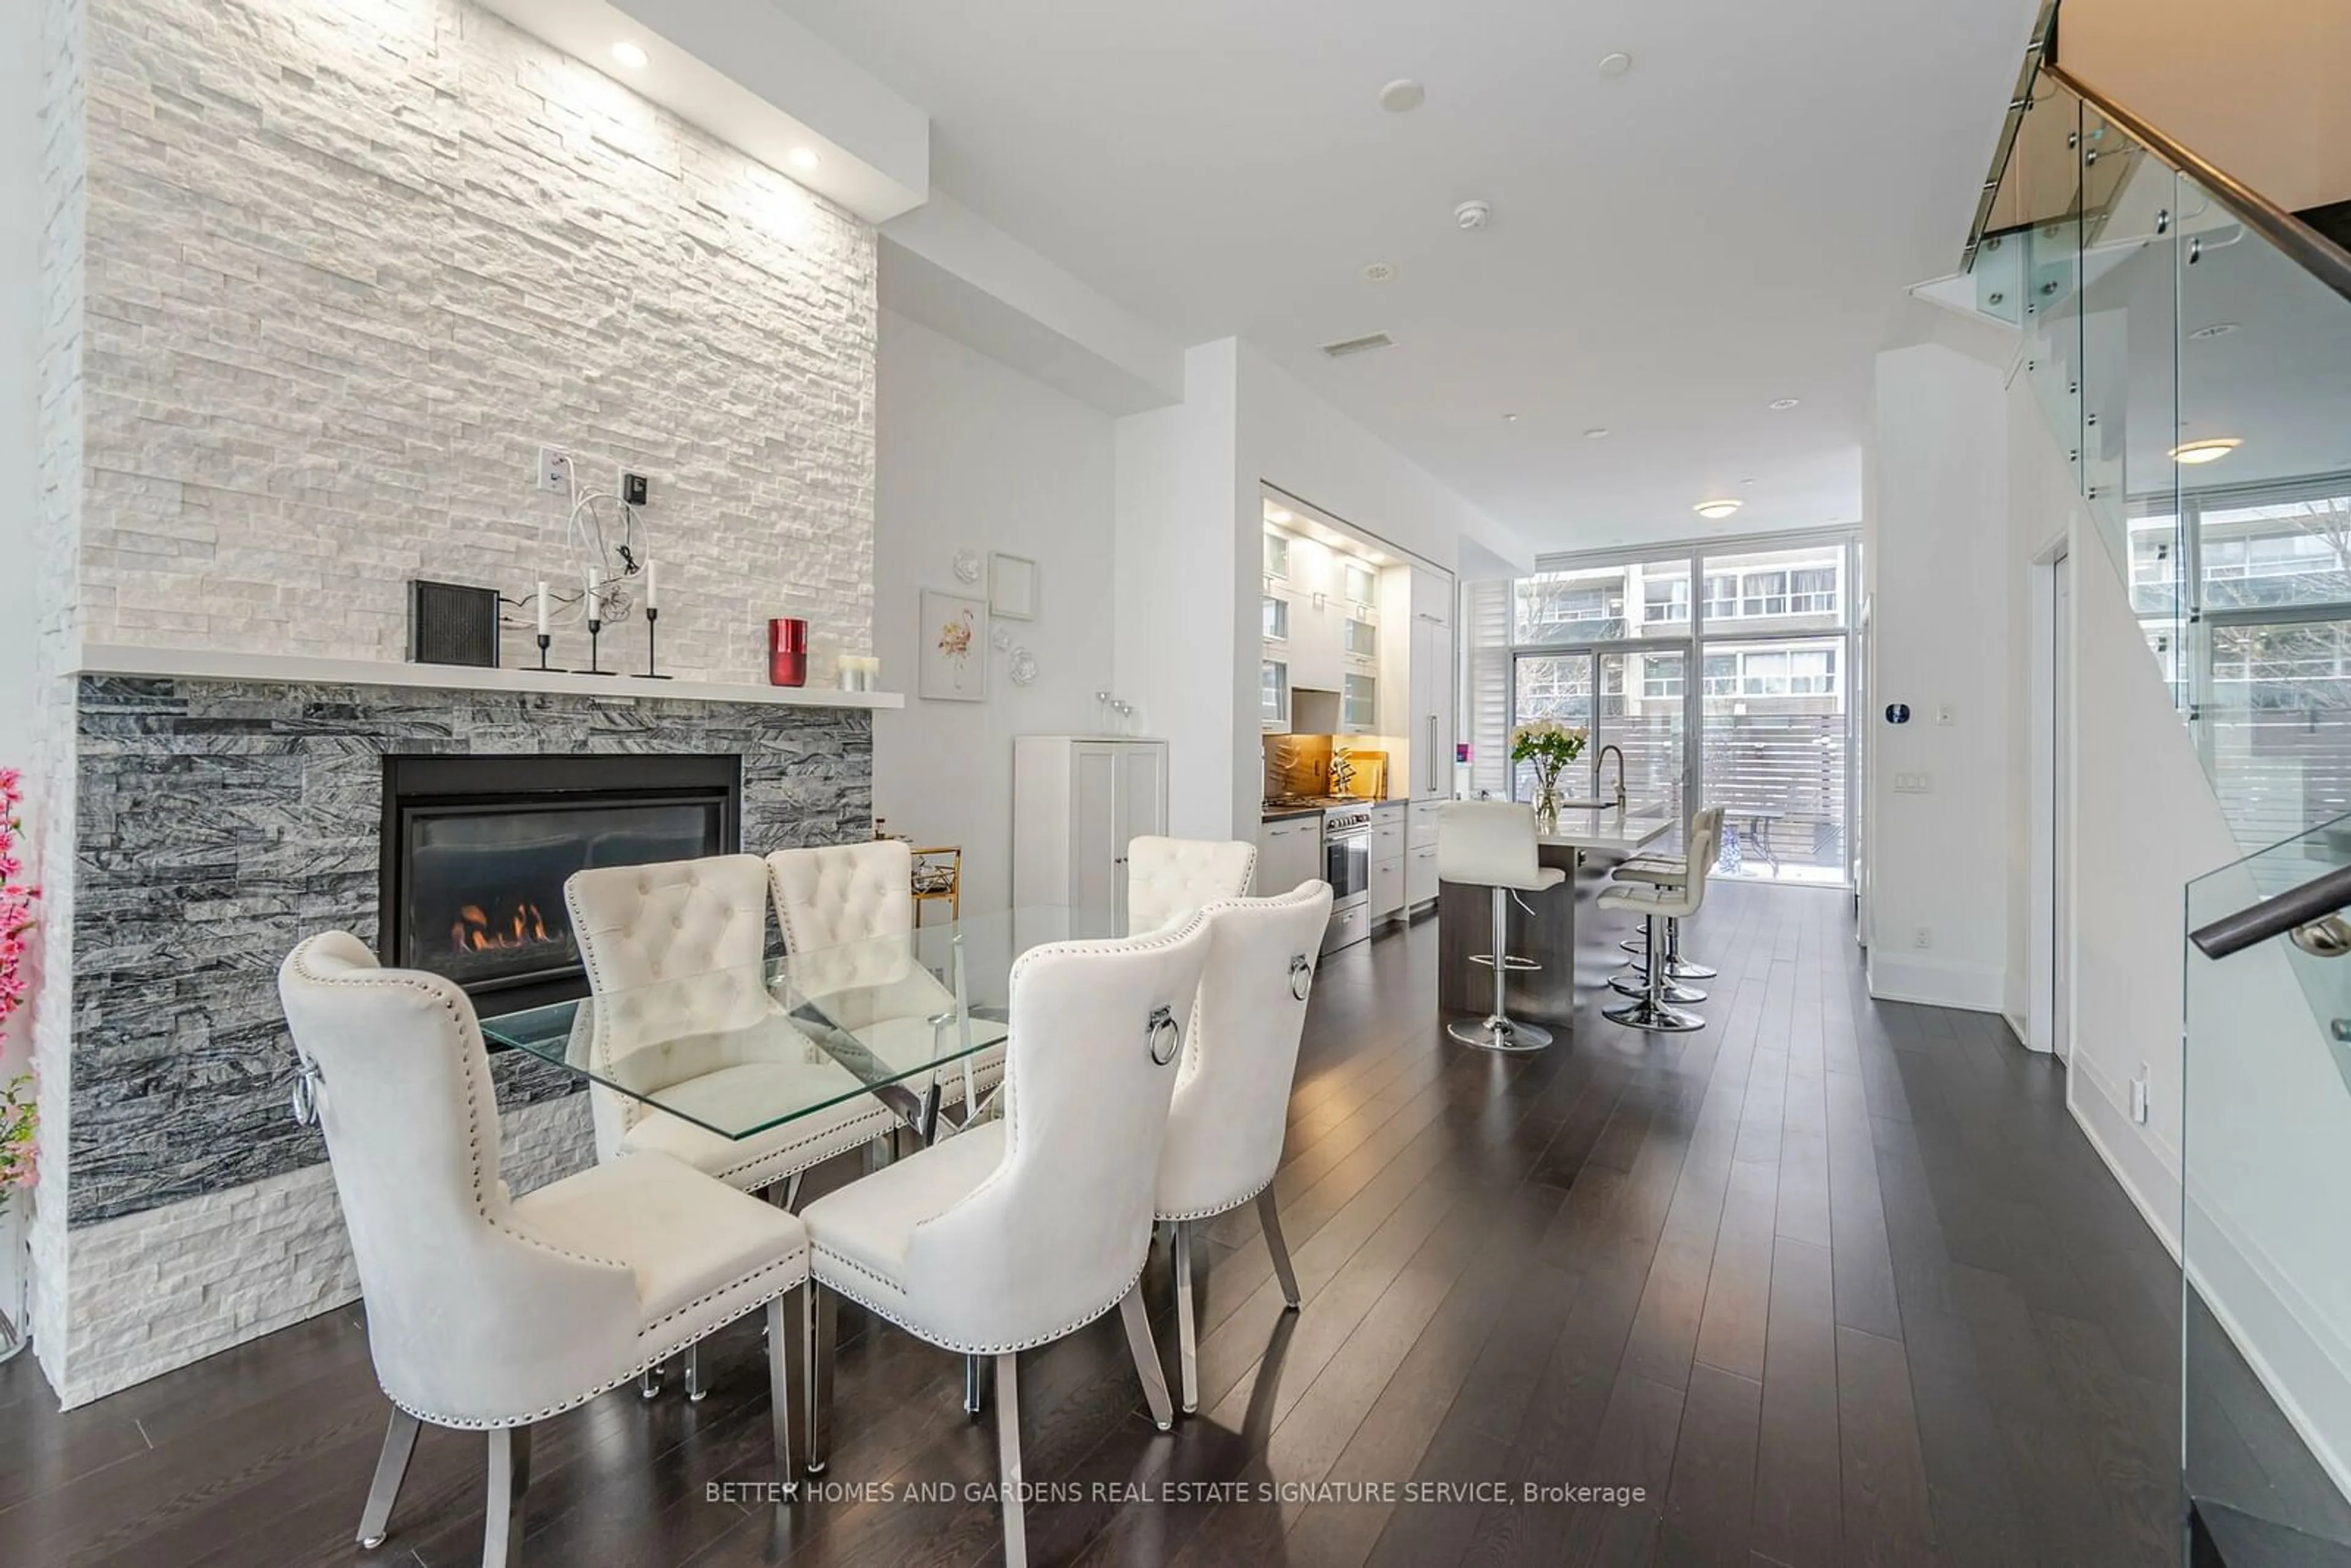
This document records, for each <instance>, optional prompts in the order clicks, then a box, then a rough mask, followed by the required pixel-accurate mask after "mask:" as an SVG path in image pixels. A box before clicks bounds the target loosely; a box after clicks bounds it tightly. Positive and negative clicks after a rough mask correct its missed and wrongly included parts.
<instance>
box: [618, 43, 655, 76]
mask: <svg viewBox="0 0 2351 1568" xmlns="http://www.w3.org/2000/svg"><path fill="white" fill-rule="evenodd" d="M612 57H613V58H614V59H616V60H618V61H620V62H621V63H622V65H624V66H626V67H628V68H630V69H631V70H632V71H641V70H643V69H644V68H645V67H646V66H648V65H650V64H652V63H653V58H652V57H651V56H649V55H647V54H646V53H645V51H644V48H643V46H641V45H637V44H632V43H631V42H629V40H628V39H626V38H622V40H621V41H620V42H619V43H617V44H614V45H613V46H612Z"/></svg>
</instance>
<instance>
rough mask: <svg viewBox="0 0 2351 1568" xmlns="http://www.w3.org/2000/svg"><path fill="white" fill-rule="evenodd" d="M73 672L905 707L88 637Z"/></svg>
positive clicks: (868, 697) (824, 692)
mask: <svg viewBox="0 0 2351 1568" xmlns="http://www.w3.org/2000/svg"><path fill="white" fill-rule="evenodd" d="M68 674H75V675H147V676H177V677H181V678H183V679H188V680H200V681H279V682H283V683H285V684H287V685H311V686H340V685H352V686H408V687H414V688H418V689H422V690H426V691H444V692H549V693H555V694H558V695H565V696H583V697H603V698H606V699H608V700H611V701H614V702H630V701H636V700H640V699H645V698H658V699H663V700H666V701H672V702H697V703H758V704H761V705H764V706H770V707H835V708H901V707H904V706H906V699H905V696H904V695H903V694H902V693H898V692H843V691H835V690H833V689H831V688H830V687H818V686H753V685H730V684H727V683H725V682H720V681H686V680H677V681H651V680H646V679H645V678H644V677H643V676H642V675H627V674H622V675H582V674H570V673H569V672H566V671H559V670H549V671H545V672H541V671H538V670H528V669H525V670H510V669H498V670H486V669H481V668H478V667H476V666H474V665H470V664H392V663H391V662H389V661H386V660H381V659H312V658H305V657H302V656H300V655H298V654H289V653H234V652H229V651H225V650H215V649H202V648H127V647H119V646H113V645H110V644H105V643H85V644H84V645H83V646H82V649H81V653H80V656H79V657H78V659H76V660H75V661H74V662H73V664H72V667H71V668H70V670H69V671H68Z"/></svg>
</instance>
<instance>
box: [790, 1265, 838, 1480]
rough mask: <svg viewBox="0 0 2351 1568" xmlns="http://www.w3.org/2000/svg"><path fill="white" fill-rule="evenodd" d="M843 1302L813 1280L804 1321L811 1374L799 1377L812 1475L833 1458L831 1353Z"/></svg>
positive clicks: (821, 1472) (810, 1472) (803, 1328)
mask: <svg viewBox="0 0 2351 1568" xmlns="http://www.w3.org/2000/svg"><path fill="white" fill-rule="evenodd" d="M840 1304H841V1298H840V1297H838V1296H836V1295H834V1294H833V1293H832V1292H831V1291H828V1290H826V1289H825V1288H824V1287H823V1286H822V1285H820V1284H817V1283H816V1282H815V1281H810V1284H809V1301H808V1317H807V1320H806V1322H804V1323H803V1324H802V1330H803V1332H804V1333H806V1334H807V1335H808V1354H807V1357H806V1358H805V1359H806V1362H807V1365H808V1375H807V1376H806V1377H805V1378H803V1379H801V1380H800V1386H801V1388H802V1390H803V1394H802V1397H803V1398H804V1399H805V1400H806V1401H807V1403H808V1420H807V1438H808V1458H807V1459H806V1461H805V1463H806V1464H807V1465H808V1472H809V1474H810V1475H812V1476H819V1475H822V1474H823V1473H824V1467H825V1465H826V1464H827V1463H828V1462H829V1461H830V1460H831V1458H832V1353H833V1345H834V1338H835V1335H836V1334H837V1333H838V1332H839V1328H840V1325H839V1323H838V1322H836V1321H835V1316H834V1314H835V1310H836V1309H837V1308H838V1307H839V1306H840Z"/></svg>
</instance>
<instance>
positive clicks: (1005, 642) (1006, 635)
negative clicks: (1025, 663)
mask: <svg viewBox="0 0 2351 1568" xmlns="http://www.w3.org/2000/svg"><path fill="white" fill-rule="evenodd" d="M988 640H989V641H990V642H992V643H995V644H996V651H997V652H998V653H1003V652H1004V651H1005V650H1006V649H1007V648H1009V647H1011V646H1012V628H1011V627H1009V626H998V628H997V629H996V630H995V631H994V632H990V633H989V634H988Z"/></svg>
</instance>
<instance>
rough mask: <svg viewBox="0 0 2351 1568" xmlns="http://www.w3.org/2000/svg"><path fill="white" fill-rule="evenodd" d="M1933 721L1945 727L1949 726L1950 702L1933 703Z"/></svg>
mask: <svg viewBox="0 0 2351 1568" xmlns="http://www.w3.org/2000/svg"><path fill="white" fill-rule="evenodd" d="M1935 722H1936V723H1937V724H1938V725H1941V726H1943V727H1945V728H1949V727H1950V723H1951V705H1950V704H1949V703H1937V704H1936V705H1935Z"/></svg>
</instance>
